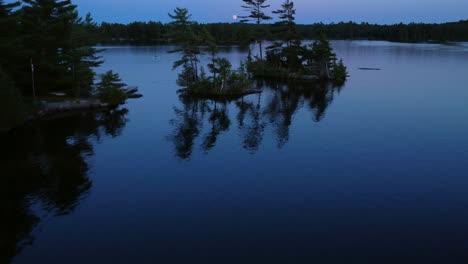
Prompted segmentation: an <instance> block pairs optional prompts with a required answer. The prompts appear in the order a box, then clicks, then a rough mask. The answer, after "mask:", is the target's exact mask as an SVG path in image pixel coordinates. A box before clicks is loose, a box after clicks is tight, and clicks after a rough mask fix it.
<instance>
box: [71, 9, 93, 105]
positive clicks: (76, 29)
mask: <svg viewBox="0 0 468 264" xmlns="http://www.w3.org/2000/svg"><path fill="white" fill-rule="evenodd" d="M97 39H98V36H97V24H96V23H94V21H93V19H92V17H91V14H89V13H88V14H87V15H86V17H85V19H84V20H83V19H82V18H77V19H76V21H75V22H74V25H73V30H72V34H71V36H70V39H69V40H68V42H67V43H66V47H65V48H64V49H63V54H64V55H63V58H64V64H65V65H66V66H67V68H68V69H69V70H70V71H71V88H72V90H73V93H74V95H75V96H76V97H77V98H79V97H81V96H83V95H85V96H90V95H91V86H92V84H93V81H94V77H95V73H94V71H93V70H92V68H94V67H98V66H100V65H101V64H102V61H101V60H100V59H101V58H100V57H98V56H97V53H99V52H100V50H98V49H96V48H95V47H94V46H95V45H97Z"/></svg>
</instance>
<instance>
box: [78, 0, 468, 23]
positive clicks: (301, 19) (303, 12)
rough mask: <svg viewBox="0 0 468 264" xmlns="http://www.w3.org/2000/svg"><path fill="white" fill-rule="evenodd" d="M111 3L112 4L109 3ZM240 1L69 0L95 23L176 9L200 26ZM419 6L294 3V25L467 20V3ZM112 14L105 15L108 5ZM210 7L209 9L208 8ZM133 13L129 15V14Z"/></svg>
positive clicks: (147, 17)
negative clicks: (187, 12) (295, 23)
mask: <svg viewBox="0 0 468 264" xmlns="http://www.w3.org/2000/svg"><path fill="white" fill-rule="evenodd" d="M111 2H112V3H111ZM241 2H242V1H240V0H232V1H214V0H199V1H196V2H195V1H188V0H177V1H172V2H171V3H160V2H157V3H154V2H153V1H150V0H136V1H132V2H125V3H122V2H120V3H115V1H111V0H101V1H99V2H89V1H84V0H75V1H72V3H73V4H76V5H78V10H79V12H80V15H82V16H84V15H85V14H86V13H88V12H89V13H91V15H92V16H93V18H94V19H95V21H97V22H99V23H100V22H110V23H123V24H125V23H130V22H135V21H141V22H147V21H158V22H159V21H160V22H163V23H166V22H169V17H168V15H167V14H168V13H170V12H172V10H173V9H174V8H176V7H183V8H187V9H189V10H190V12H191V13H192V18H193V19H194V20H196V21H199V22H200V23H218V22H220V23H225V22H235V21H236V20H234V19H233V16H241V15H242V14H244V13H245V11H244V10H243V9H242V8H241V7H240V4H241ZM425 2H426V3H425V4H424V6H423V7H421V4H420V3H415V2H409V1H402V0H398V1H391V2H390V1H385V2H384V3H375V1H370V0H352V1H343V0H333V1H324V0H320V1H316V2H313V3H312V2H309V1H304V0H301V1H296V8H297V12H296V14H297V18H296V19H297V23H298V24H313V23H325V24H329V23H339V22H348V21H353V22H356V23H363V22H367V23H370V24H382V25H384V24H398V23H446V22H457V21H460V20H466V19H468V16H467V15H466V12H465V10H467V9H468V2H466V3H460V2H459V1H453V0H449V1H441V0H429V1H425ZM110 4H111V5H112V12H108V11H109V10H108V7H109V5H110ZM269 4H270V5H271V7H270V8H269V9H267V12H268V13H271V11H273V10H276V9H277V8H278V7H279V6H280V4H281V0H274V1H270V2H269ZM207 7H209V8H207ZM129 10H132V12H129Z"/></svg>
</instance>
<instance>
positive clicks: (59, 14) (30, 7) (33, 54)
mask: <svg viewBox="0 0 468 264" xmlns="http://www.w3.org/2000/svg"><path fill="white" fill-rule="evenodd" d="M23 3H24V4H25V5H24V7H23V8H22V12H21V13H22V19H21V26H22V34H23V35H24V43H25V44H24V45H25V46H26V47H27V48H28V51H27V56H25V57H24V58H23V59H22V63H24V65H27V67H28V68H29V61H30V60H32V62H33V63H34V65H35V76H36V86H37V88H38V91H39V92H40V93H47V92H48V91H49V90H58V89H63V88H68V87H66V86H67V84H69V82H68V81H67V78H66V77H67V76H69V75H70V74H69V70H68V68H67V66H68V65H66V63H65V58H64V55H65V54H64V48H66V47H67V45H68V44H69V40H70V37H71V34H72V32H73V28H74V22H75V21H76V20H77V17H78V14H77V12H76V6H75V5H72V4H71V1H70V0H63V1H58V0H23ZM25 72H26V73H27V72H28V71H27V70H25ZM25 79H27V80H29V78H25Z"/></svg>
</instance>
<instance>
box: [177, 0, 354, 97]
mask: <svg viewBox="0 0 468 264" xmlns="http://www.w3.org/2000/svg"><path fill="white" fill-rule="evenodd" d="M266 2H267V1H266V0H243V5H242V8H244V10H246V11H247V15H245V16H241V17H240V18H242V21H243V22H252V23H256V24H257V25H261V24H262V23H263V22H265V21H268V20H271V19H272V17H270V16H269V15H268V14H267V13H265V9H266V8H268V7H270V5H268V4H267V3H266ZM295 14H296V9H295V6H294V2H293V1H291V0H284V2H283V3H282V4H281V7H280V8H279V9H278V10H276V11H273V15H277V16H278V19H279V21H278V22H276V23H275V24H273V26H272V29H271V32H273V33H274V39H275V41H274V42H273V43H272V44H271V45H269V46H267V47H263V42H264V39H265V32H257V33H256V38H257V39H258V40H257V43H258V48H259V50H258V52H257V54H258V56H252V50H249V55H248V56H247V58H246V59H245V60H244V61H241V62H240V66H239V67H238V69H236V70H233V69H232V64H231V62H230V61H229V60H227V59H226V58H221V57H219V56H218V50H219V48H218V44H217V43H216V40H215V38H214V37H213V35H211V33H210V32H209V31H208V30H207V29H206V28H198V27H197V26H196V25H197V24H196V22H194V21H191V14H190V13H189V11H188V10H187V9H186V8H180V7H178V8H176V9H175V10H174V12H173V14H169V17H170V18H171V19H172V22H171V23H170V25H171V28H172V33H171V36H170V37H171V39H172V40H173V41H174V43H175V44H177V48H175V49H174V50H172V51H170V53H178V54H180V55H181V57H180V59H179V60H177V61H175V62H174V64H173V70H175V69H177V68H182V70H181V71H180V73H179V75H178V79H177V85H179V86H180V87H182V88H183V89H181V90H179V92H180V93H183V94H186V95H190V96H196V97H200V98H207V99H208V98H219V97H224V98H229V97H242V96H244V95H248V94H252V93H261V90H257V89H252V88H251V86H252V83H253V82H252V80H253V79H255V78H262V79H275V80H287V81H295V82H318V81H325V82H328V81H329V82H333V83H334V84H335V85H343V84H344V83H345V82H346V79H347V77H348V72H347V68H346V66H345V65H344V63H343V61H342V60H339V61H338V60H337V56H336V54H335V53H334V51H333V48H332V47H331V45H330V42H329V41H328V39H327V37H326V36H325V35H322V36H321V37H320V39H319V40H318V41H315V42H314V43H313V44H311V45H304V44H303V42H302V39H303V38H302V36H301V35H300V33H299V32H298V30H297V25H296V23H295ZM204 53H205V54H209V55H210V57H211V60H210V62H209V63H208V64H207V65H203V64H202V63H201V62H200V59H199V58H200V56H201V55H203V54H204ZM205 66H206V67H207V68H208V70H209V73H207V72H206V71H205Z"/></svg>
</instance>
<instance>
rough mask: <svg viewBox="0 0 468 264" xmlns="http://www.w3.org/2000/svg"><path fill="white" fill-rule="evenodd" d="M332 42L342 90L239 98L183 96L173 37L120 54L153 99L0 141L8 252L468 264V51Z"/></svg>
mask: <svg viewBox="0 0 468 264" xmlns="http://www.w3.org/2000/svg"><path fill="white" fill-rule="evenodd" d="M334 47H335V50H336V52H337V54H338V57H342V58H343V59H344V61H345V63H346V64H347V66H348V68H349V72H350V75H351V77H350V78H349V80H348V82H347V83H346V84H345V85H344V86H343V87H333V86H332V85H324V84H317V85H310V84H309V85H299V84H287V83H275V82H260V81H259V82H256V83H255V86H257V87H260V88H262V89H264V93H263V94H262V95H251V96H247V97H245V98H243V99H239V100H236V101H233V102H213V101H202V100H195V99H193V98H183V97H179V95H178V94H177V93H176V91H177V89H178V87H177V86H176V84H175V79H176V77H177V72H173V71H172V70H171V68H172V62H173V61H174V60H175V59H176V58H177V55H176V54H167V51H168V50H170V47H109V48H108V49H107V51H106V52H104V53H103V55H104V59H105V60H106V63H105V64H104V65H103V66H102V67H101V68H100V69H99V71H100V72H104V71H106V70H109V69H113V70H115V71H117V72H119V73H120V75H121V76H122V78H123V80H124V81H125V82H126V83H128V84H130V85H138V86H139V87H140V91H141V92H142V93H143V94H144V98H142V99H139V100H133V101H129V102H128V103H127V104H126V105H125V106H123V107H122V110H121V111H115V112H112V113H87V114H81V115H78V116H72V117H68V118H62V119H57V120H49V121H46V122H42V123H40V124H35V125H30V126H28V127H26V128H23V129H20V130H17V131H15V133H13V134H10V135H7V136H5V135H4V136H2V137H1V140H2V150H0V153H1V156H0V158H1V162H2V167H3V168H5V169H4V170H3V172H2V175H1V176H0V185H1V188H0V191H1V193H2V197H1V199H2V201H3V202H2V208H4V209H2V219H1V221H2V225H1V227H0V231H1V233H0V234H4V235H1V236H2V237H1V238H0V242H1V251H0V252H1V254H2V258H0V259H1V260H4V261H5V262H7V263H8V262H11V263H158V262H159V263H200V262H201V261H202V260H203V261H204V262H207V263H208V262H214V263H299V262H300V263H467V262H468V139H467V136H468V46H467V45H464V46H463V45H456V46H444V45H429V44H395V43H387V42H367V41H365V42H360V41H359V42H345V41H342V42H334ZM247 52H248V50H246V49H242V48H238V47H227V48H224V49H222V54H221V55H223V56H226V57H228V58H229V59H230V60H231V61H232V62H233V64H234V65H238V64H239V62H240V60H242V59H244V58H245V56H246V55H247ZM362 67H376V68H380V69H381V70H380V71H363V70H359V69H358V68H362Z"/></svg>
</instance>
